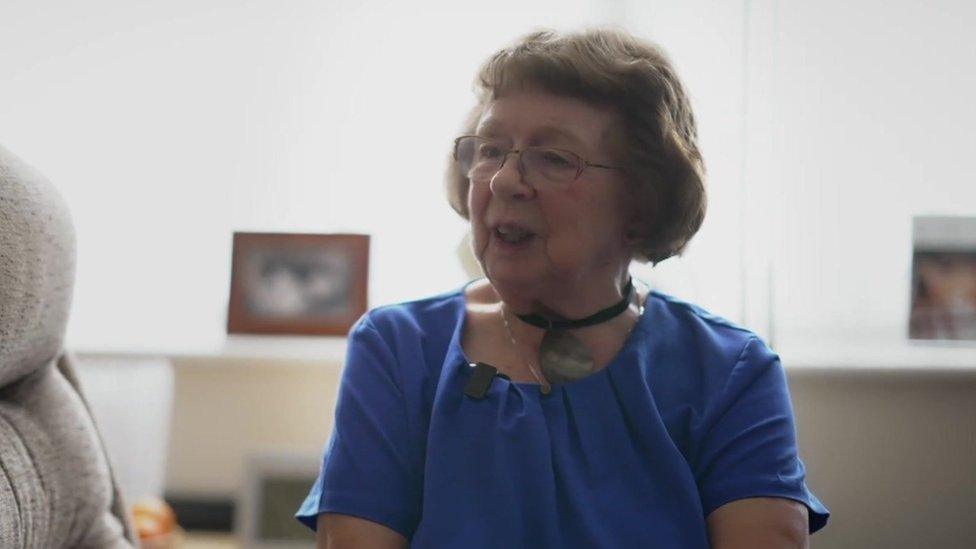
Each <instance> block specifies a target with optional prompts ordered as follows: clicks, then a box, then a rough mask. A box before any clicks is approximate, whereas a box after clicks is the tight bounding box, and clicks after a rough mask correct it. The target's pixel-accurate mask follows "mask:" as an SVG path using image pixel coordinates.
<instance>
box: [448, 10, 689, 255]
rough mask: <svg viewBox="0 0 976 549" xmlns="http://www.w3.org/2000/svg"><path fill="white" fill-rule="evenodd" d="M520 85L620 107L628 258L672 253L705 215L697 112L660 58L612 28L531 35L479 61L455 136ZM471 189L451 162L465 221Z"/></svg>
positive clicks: (657, 51)
mask: <svg viewBox="0 0 976 549" xmlns="http://www.w3.org/2000/svg"><path fill="white" fill-rule="evenodd" d="M519 87H532V88H535V89H540V90H542V91H545V92H547V93H552V94H555V95H562V96H568V97H573V98H577V99H582V100H584V101H587V102H590V103H593V104H596V105H601V106H610V107H612V108H614V109H616V110H617V111H618V112H619V114H620V115H621V117H620V118H621V120H623V124H624V127H623V133H624V135H623V149H624V155H623V157H622V158H623V168H624V170H625V173H626V177H627V183H628V189H629V191H630V192H631V194H632V195H633V197H634V200H635V202H636V203H637V204H638V205H639V207H638V214H639V215H638V218H639V223H638V224H639V226H640V229H639V233H638V234H637V236H638V238H639V244H638V246H637V250H636V254H635V257H634V259H636V260H638V261H641V262H647V261H650V262H651V263H652V264H657V263H659V262H661V261H664V260H665V259H667V258H669V257H671V256H673V255H679V254H680V253H681V252H682V251H683V250H684V248H685V246H686V245H687V244H688V241H690V240H691V238H692V237H693V236H694V235H695V233H696V232H698V229H699V228H700V227H701V224H702V221H703V220H704V218H705V205H706V198H705V180H704V177H705V168H704V164H703V162H702V157H701V153H700V152H699V149H698V137H697V131H696V129H695V117H694V114H693V113H692V111H691V105H690V102H689V101H688V97H687V95H686V94H685V91H684V88H683V86H682V84H681V81H680V80H679V79H678V75H677V73H676V72H675V70H674V67H672V66H671V62H670V61H669V60H668V57H667V54H665V53H664V51H663V50H662V49H661V48H660V47H658V46H657V45H655V44H651V43H648V42H645V41H643V40H640V39H638V38H635V37H634V36H632V35H630V34H628V33H626V32H623V31H620V30H616V29H605V28H599V29H590V30H585V31H582V32H576V33H570V34H560V33H558V32H555V31H548V30H546V31H537V32H533V33H531V34H529V35H527V36H525V37H523V38H522V39H521V40H519V41H517V42H516V43H515V44H514V45H512V46H510V47H507V48H504V49H502V50H500V51H498V52H497V53H495V54H494V55H493V56H492V57H491V58H489V59H488V60H487V61H486V62H485V64H484V65H482V67H481V70H480V71H479V72H478V76H477V78H476V80H475V91H476V93H477V95H478V103H477V105H476V106H475V108H474V109H473V111H472V113H471V115H470V117H469V118H468V120H467V121H466V122H465V127H464V129H463V132H464V133H474V130H475V126H476V124H477V122H478V119H479V118H480V117H481V114H482V113H483V111H484V109H485V107H486V105H487V104H488V103H489V102H491V101H492V100H494V99H495V98H497V97H498V96H499V95H501V94H502V93H504V92H506V91H511V90H513V89H518V88H519ZM469 185H470V181H468V178H467V177H465V175H464V174H462V173H461V172H460V170H459V169H458V168H457V166H456V165H455V163H454V162H453V161H451V162H450V164H449V168H448V174H447V194H448V201H449V202H450V204H451V207H453V208H454V210H455V211H457V212H458V213H459V214H460V215H461V216H462V217H464V218H465V219H468V217H469V212H468V205H467V199H468V187H469Z"/></svg>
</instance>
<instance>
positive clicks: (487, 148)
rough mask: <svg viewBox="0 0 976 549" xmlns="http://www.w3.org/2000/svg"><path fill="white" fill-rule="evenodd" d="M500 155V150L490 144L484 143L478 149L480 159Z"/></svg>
mask: <svg viewBox="0 0 976 549" xmlns="http://www.w3.org/2000/svg"><path fill="white" fill-rule="evenodd" d="M501 154H502V148H501V147H499V146H498V145H492V144H491V143H485V144H484V145H482V146H481V147H480V148H479V149H478V156H479V157H480V158H496V157H498V156H500V155H501Z"/></svg>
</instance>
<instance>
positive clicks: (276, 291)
mask: <svg viewBox="0 0 976 549" xmlns="http://www.w3.org/2000/svg"><path fill="white" fill-rule="evenodd" d="M368 268H369V235H362V234H289V233H246V232H235V233H234V247H233V260H232V267H231V283H230V304H229V307H228V314H227V333H229V334H297V335H346V333H348V331H349V328H350V327H351V326H352V325H353V323H355V322H356V320H357V319H358V318H359V317H360V316H362V315H363V313H365V312H366V307H367V303H366V296H367V291H368V287H367V280H368V276H369V273H368Z"/></svg>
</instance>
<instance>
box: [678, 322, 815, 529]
mask: <svg viewBox="0 0 976 549" xmlns="http://www.w3.org/2000/svg"><path fill="white" fill-rule="evenodd" d="M705 417H706V418H707V419H706V422H705V425H707V430H706V432H705V433H704V435H703V439H702V440H701V442H700V451H699V454H698V459H697V460H696V463H695V465H694V468H695V477H696V480H697V482H698V487H699V492H700V494H701V499H702V506H703V510H704V513H705V516H708V514H709V513H711V512H712V511H714V510H715V509H717V508H719V507H721V506H722V505H724V504H726V503H728V502H730V501H734V500H737V499H742V498H749V497H782V498H789V499H793V500H796V501H799V502H801V503H803V504H805V505H806V506H807V508H808V509H809V517H810V518H809V530H810V533H813V532H815V531H817V530H819V529H820V528H822V527H823V526H824V525H825V524H826V523H827V518H828V517H829V516H830V513H829V511H828V510H827V508H826V507H824V505H823V504H822V503H821V502H820V501H819V500H818V499H817V497H816V496H814V495H813V493H811V492H810V490H808V489H807V487H806V483H805V470H804V466H803V462H802V461H801V460H800V457H799V455H798V449H797V442H796V428H795V426H794V420H793V407H792V404H791V403H790V395H789V391H788V389H787V384H786V375H785V372H784V371H783V367H782V365H781V363H780V360H779V356H777V355H776V354H775V353H774V352H773V351H772V350H770V349H769V347H768V346H766V345H765V344H764V343H763V342H762V341H761V340H760V339H758V338H756V337H753V338H751V339H750V340H749V341H748V342H746V344H745V346H744V347H743V349H742V352H741V353H740V354H739V356H738V358H737V360H736V363H735V365H734V366H733V368H732V370H731V373H730V374H729V376H728V379H727V381H726V382H725V384H724V386H723V388H722V389H721V391H719V394H718V396H717V397H716V398H715V399H714V400H713V402H712V404H711V405H710V406H709V408H708V411H707V412H706V414H705Z"/></svg>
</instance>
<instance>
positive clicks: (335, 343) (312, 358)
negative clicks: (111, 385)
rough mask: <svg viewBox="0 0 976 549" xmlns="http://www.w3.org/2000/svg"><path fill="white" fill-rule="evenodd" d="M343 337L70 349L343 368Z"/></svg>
mask: <svg viewBox="0 0 976 549" xmlns="http://www.w3.org/2000/svg"><path fill="white" fill-rule="evenodd" d="M346 345H347V342H346V338H345V337H325V336H291V335H228V336H227V337H226V339H225V340H224V341H223V342H222V343H221V344H217V345H214V346H213V347H202V348H191V349H178V350H175V351H174V350H171V349H170V350H156V349H139V348H136V349H132V350H101V349H99V350H89V349H73V352H75V353H76V354H77V355H79V356H81V357H86V356H89V357H167V358H172V359H175V360H187V361H194V362H206V361H208V360H214V361H220V362H227V361H234V360H240V361H247V362H253V361H273V362H322V363H329V364H340V365H341V364H342V362H343V361H344V360H345V356H346Z"/></svg>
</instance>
